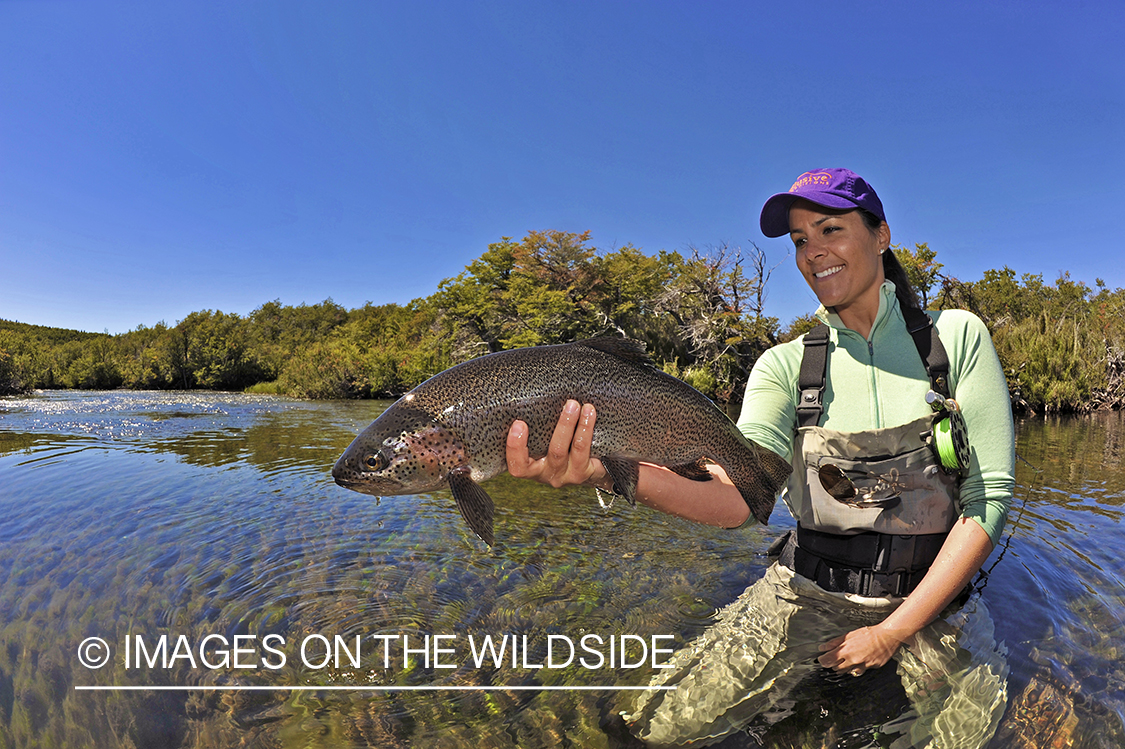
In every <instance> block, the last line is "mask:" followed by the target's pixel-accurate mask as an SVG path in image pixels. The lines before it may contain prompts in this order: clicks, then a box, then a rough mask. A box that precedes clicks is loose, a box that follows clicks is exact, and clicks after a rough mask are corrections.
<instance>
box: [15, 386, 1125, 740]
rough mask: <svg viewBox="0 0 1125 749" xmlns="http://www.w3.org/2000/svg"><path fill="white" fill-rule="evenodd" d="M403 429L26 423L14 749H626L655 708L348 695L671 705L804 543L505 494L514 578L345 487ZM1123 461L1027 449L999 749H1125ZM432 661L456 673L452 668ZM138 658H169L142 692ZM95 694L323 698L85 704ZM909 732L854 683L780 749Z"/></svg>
mask: <svg viewBox="0 0 1125 749" xmlns="http://www.w3.org/2000/svg"><path fill="white" fill-rule="evenodd" d="M385 405H386V404H383V403H371V402H366V403H353V402H346V403H344V402H336V403H323V402H319V403H309V402H303V401H292V400H287V399H282V398H273V397H268V396H249V395H241V394H213V393H207V394H204V393H133V392H110V393H88V392H73V391H69V392H49V393H42V394H38V395H36V396H34V397H30V398H23V399H10V398H7V399H0V746H3V745H12V746H52V745H53V746H98V747H100V746H106V747H115V746H138V747H148V746H152V747H164V746H192V747H194V746H198V747H220V746H222V747H225V746H235V745H243V746H260V747H288V746H450V747H455V746H473V747H478V746H480V747H491V746H495V747H515V746H520V747H539V746H544V747H546V746H592V747H598V746H601V747H621V746H625V744H624V743H623V742H622V741H621V740H619V739H618V738H617V737H615V736H613V735H608V734H607V733H606V731H605V730H604V728H603V727H602V726H601V725H600V724H602V723H603V722H604V721H605V719H606V718H607V716H611V715H613V714H615V713H616V712H617V711H618V710H619V709H621V707H623V704H622V703H623V701H624V700H627V699H628V697H629V693H627V692H621V691H611V690H573V691H534V690H528V691H517V690H500V691H444V692H434V691H356V690H350V689H328V688H326V687H349V686H353V685H366V686H369V687H386V686H396V685H397V686H411V687H417V686H461V687H465V686H524V687H533V686H543V685H547V686H566V687H575V686H583V687H587V686H614V687H620V686H636V685H642V684H646V683H647V682H648V680H649V678H650V677H651V676H652V674H653V669H652V667H651V664H650V663H649V662H645V663H644V664H640V661H641V660H642V658H641V653H640V645H639V643H640V642H642V641H643V642H644V643H646V646H651V645H652V644H653V642H654V641H653V640H652V638H653V637H654V636H658V637H660V638H667V639H658V640H656V641H655V644H656V646H657V647H661V648H679V647H682V646H683V645H684V644H685V643H686V642H688V641H689V640H690V639H691V638H693V637H694V636H696V635H698V634H699V633H700V632H702V631H703V630H704V628H706V626H707V625H708V624H709V623H711V622H712V621H713V617H714V615H715V613H716V611H717V610H718V608H719V607H721V606H723V605H725V604H726V603H728V602H730V601H731V600H733V599H734V598H736V597H737V596H738V594H739V593H741V592H742V590H743V589H744V588H745V587H746V586H747V585H749V584H750V583H752V582H753V581H754V580H756V579H758V578H759V577H760V576H761V575H762V573H763V571H764V570H765V568H766V566H767V563H768V560H766V559H765V558H764V557H763V556H761V553H762V552H763V551H764V549H765V547H766V546H767V545H768V543H769V541H770V540H772V538H773V537H774V536H775V535H776V534H778V533H779V532H780V531H781V530H783V529H784V528H786V527H788V526H789V525H791V521H790V520H789V519H788V518H787V517H786V513H785V512H784V510H779V512H778V513H777V515H778V516H781V517H779V518H778V521H777V523H776V525H775V526H771V527H770V528H769V529H760V528H753V529H748V530H743V531H733V532H732V531H721V530H714V529H709V528H706V527H702V526H697V525H694V524H691V523H687V522H683V521H679V520H676V519H674V518H669V517H666V516H663V515H660V514H658V513H654V512H652V511H649V510H647V509H644V508H630V507H628V506H625V505H624V504H623V503H619V504H618V505H616V506H614V507H612V508H610V509H608V510H603V509H602V508H601V507H599V506H598V503H597V501H596V499H595V498H594V496H593V495H592V492H589V491H584V490H562V491H554V490H550V489H545V488H541V487H538V486H535V485H530V484H526V483H523V482H517V481H514V480H512V479H510V478H507V477H504V478H499V479H496V480H494V481H492V482H490V483H489V491H490V493H491V494H492V496H493V498H494V499H495V500H496V504H497V509H498V518H497V523H496V533H497V539H498V541H499V543H498V545H497V547H496V548H494V549H491V550H490V549H488V548H487V547H485V546H484V545H483V544H482V543H481V542H479V541H478V540H477V539H476V537H475V536H473V535H472V533H471V532H470V531H469V530H468V529H467V527H465V525H464V523H463V522H462V521H461V519H460V516H459V515H458V513H457V510H456V508H455V506H454V504H453V502H452V500H451V498H450V497H449V496H448V494H447V493H445V492H438V493H435V494H433V495H427V496H421V497H389V498H385V499H383V500H381V501H376V500H375V499H374V498H372V497H367V496H364V495H360V494H356V493H354V492H349V491H346V490H344V489H341V488H339V487H336V486H335V485H334V484H333V483H332V480H331V477H330V470H331V466H332V464H333V462H334V461H335V459H336V457H337V456H338V455H339V453H340V452H341V451H342V450H343V449H344V447H346V446H347V444H348V443H349V442H350V441H351V439H352V438H353V437H354V435H355V434H356V433H357V432H358V431H359V430H360V429H362V428H363V427H364V426H366V425H367V424H368V423H369V422H370V421H371V420H372V419H373V418H374V417H375V416H376V415H377V414H378V413H379V412H380V411H381V410H382V408H383V407H385ZM1123 442H1125V423H1123V418H1122V416H1121V415H1120V414H1114V415H1107V416H1100V417H1095V418H1091V419H1073V420H1052V421H1044V420H1029V421H1025V422H1023V423H1021V424H1020V425H1019V451H1020V454H1021V455H1022V456H1023V457H1024V458H1026V459H1027V461H1028V462H1030V463H1031V464H1033V465H1036V466H1038V467H1039V469H1040V471H1039V473H1035V472H1033V471H1032V470H1031V469H1030V468H1028V466H1027V465H1024V464H1021V465H1020V467H1019V470H1018V479H1019V481H1020V489H1019V491H1018V494H1017V502H1016V508H1015V509H1014V510H1013V515H1012V521H1013V522H1012V523H1011V524H1010V526H1009V527H1010V528H1011V527H1014V528H1015V535H1014V538H1013V540H1012V542H1011V544H1010V547H1009V548H1008V550H1007V552H1006V553H1005V555H1004V557H1003V559H1002V561H1001V562H1000V563H999V564H998V565H997V566H996V568H995V570H994V571H993V572H992V574H991V576H990V578H989V580H988V583H987V587H986V590H985V593H984V597H985V600H986V601H987V603H988V605H989V607H990V608H991V610H992V611H993V615H994V619H995V621H996V627H997V636H998V638H999V639H1001V640H1003V641H1004V642H1005V643H1006V644H1007V647H1008V650H1009V663H1010V666H1011V677H1010V684H1009V692H1010V695H1011V697H1010V704H1009V709H1008V713H1007V715H1006V716H1005V719H1004V721H1003V723H1002V724H1001V728H1000V731H999V733H998V735H997V738H996V739H995V740H994V741H993V744H992V746H995V747H1000V746H1035V745H1046V744H1043V743H1035V742H1039V741H1042V740H1043V737H1044V736H1048V735H1050V736H1053V737H1055V739H1052V740H1056V739H1057V740H1058V741H1062V742H1066V743H1060V744H1059V745H1060V746H1090V747H1102V746H1104V747H1117V746H1121V745H1125V728H1123V725H1125V668H1123V667H1122V666H1120V665H1119V662H1120V661H1121V655H1122V653H1121V651H1122V648H1123V647H1125V583H1123V582H1122V579H1123V577H1125V574H1123V572H1125V563H1122V561H1121V559H1122V555H1123V553H1125V530H1123V528H1122V525H1121V518H1122V513H1123V510H1122V505H1123V504H1125V471H1123V468H1125V466H1123V465H1122V452H1123V451H1125V445H1123ZM1025 498H1026V500H1027V501H1026V504H1025V507H1024V511H1023V514H1022V516H1020V517H1019V519H1018V520H1017V519H1016V517H1017V515H1018V514H1019V509H1018V508H1019V505H1020V504H1021V503H1022V502H1024V500H1025ZM995 558H996V555H995V554H994V556H993V559H995ZM990 563H991V562H990ZM427 635H429V636H430V637H431V638H435V637H437V636H440V637H442V638H443V639H441V640H439V641H437V643H438V646H439V647H440V648H444V649H445V652H441V653H438V654H437V655H436V661H434V660H431V662H430V663H429V664H427V663H426V662H425V657H424V655H423V652H422V648H423V645H424V643H425V638H426V636H427ZM505 635H508V636H515V638H516V641H517V642H518V643H519V644H520V645H521V646H522V644H523V638H525V637H526V640H527V643H528V652H527V653H526V654H524V653H522V652H521V653H520V654H519V656H518V657H517V659H516V660H515V662H513V661H512V660H511V651H510V650H509V651H506V654H505V658H504V660H502V661H501V663H500V664H499V665H497V664H495V663H493V662H490V661H489V660H486V661H485V662H483V663H481V665H479V666H478V665H477V664H476V663H475V662H474V653H473V650H472V646H473V645H476V646H478V647H479V645H480V642H481V640H482V639H483V638H484V637H486V636H488V637H491V638H492V639H493V640H495V641H497V643H498V642H499V641H500V639H501V638H502V637H504V636H505ZM585 635H597V636H598V637H600V638H601V639H600V640H593V639H591V640H587V643H588V644H589V645H590V646H591V647H592V650H593V651H594V652H583V651H578V652H577V653H576V655H577V656H585V657H586V658H587V664H590V665H593V666H594V667H592V668H584V667H582V666H581V665H580V664H579V663H578V661H577V659H575V661H573V662H572V663H571V664H570V665H569V666H566V667H563V668H547V667H546V665H547V663H548V661H547V658H548V656H552V657H553V662H554V663H561V662H564V661H565V660H566V656H567V650H566V644H567V643H573V644H575V645H578V644H579V643H580V641H581V638H582V637H583V636H585ZM623 635H627V636H629V637H631V638H634V639H630V640H627V645H626V657H627V661H628V662H629V663H630V664H631V665H632V664H638V665H635V666H634V667H629V668H623V667H621V665H620V664H619V662H618V661H617V659H616V656H617V652H616V650H614V652H613V654H612V655H613V656H614V658H615V660H614V664H613V667H611V666H610V664H609V660H610V655H611V653H610V646H609V645H608V643H609V641H610V638H611V637H615V638H620V637H621V636H623ZM138 636H139V637H140V638H141V640H142V644H143V645H144V646H145V648H146V650H145V654H146V656H147V657H150V658H151V661H146V660H141V662H140V664H139V665H138V662H137V661H138V657H137V653H136V638H137V637H138ZM161 636H164V637H165V641H166V648H167V649H166V650H165V651H164V657H163V658H162V657H161V655H160V653H159V652H158V650H157V648H158V643H159V639H160V638H161ZM270 636H272V637H273V638H274V639H270V640H267V637H270ZM357 636H358V637H359V638H361V639H360V646H359V647H360V650H361V655H360V665H359V666H358V667H356V666H354V665H353V664H352V663H351V662H350V661H349V659H348V653H346V652H341V654H340V655H341V661H340V663H339V665H337V664H336V663H332V662H329V663H327V664H326V665H324V666H323V667H321V666H320V663H321V661H322V660H323V659H324V655H325V650H324V647H323V645H324V640H321V639H319V638H325V639H326V640H327V641H328V642H329V643H331V642H332V641H334V640H335V639H336V638H337V637H339V638H340V642H341V643H342V644H343V645H345V646H348V647H349V649H350V650H351V652H352V653H354V652H355V638H356V637H357ZM550 636H553V638H551V639H550V640H549V637H550ZM90 637H98V638H101V639H102V640H104V641H105V643H106V644H107V645H108V647H109V648H110V649H111V651H112V657H111V659H110V662H109V664H108V665H105V666H103V667H101V668H98V669H91V668H87V667H86V666H84V665H83V664H82V662H81V661H80V658H79V652H80V646H81V645H82V643H83V642H84V641H86V640H87V638H90ZM208 637H210V638H211V639H210V640H206V638H208ZM236 637H239V638H241V639H239V640H238V643H239V644H240V645H241V646H242V647H245V648H246V650H244V651H243V652H242V653H240V654H239V656H238V663H237V664H235V663H234V662H233V661H234V657H235V656H234V654H233V653H230V650H231V649H232V647H233V645H234V644H235V638H236ZM470 637H472V638H473V640H472V642H470V640H469V638H470ZM306 638H308V640H307V642H308V646H307V648H306V652H305V658H304V659H303V658H302V655H301V644H302V642H305V641H306ZM378 638H382V639H378ZM403 638H408V639H406V640H405V644H406V646H407V647H409V648H411V649H414V650H415V651H416V652H415V653H414V654H413V655H412V656H411V659H410V663H404V658H403V655H404V653H403V645H404V639H403ZM205 640H206V644H205V645H204V646H203V647H202V652H201V650H200V647H201V643H204V641H205ZM548 642H551V643H553V645H552V648H553V649H552V650H551V651H550V652H548V650H547V644H548ZM614 642H615V643H617V642H619V639H615V640H614ZM224 643H225V644H226V645H227V647H226V648H225V650H226V651H227V652H228V655H227V656H226V657H227V659H228V662H226V663H224V656H223V651H224V648H223V647H222V645H223V644H224ZM430 643H431V652H430V655H431V656H432V657H433V656H434V654H433V652H432V645H433V643H434V640H433V639H431V641H430ZM126 645H128V646H129V647H130V650H131V652H130V657H131V661H130V664H129V667H128V668H127V667H126V662H125V649H126ZM266 645H271V646H272V647H273V648H274V650H273V651H271V650H268V649H266V647H265V646H266ZM384 648H386V649H384ZM83 652H84V654H85V655H88V656H96V655H97V652H96V648H95V650H85V651H83ZM282 654H284V656H285V662H284V664H282V663H281V655H282ZM597 654H600V657H601V658H602V662H601V663H598V661H597V659H598V657H599V656H598V655H597ZM665 657H666V656H665ZM164 660H169V662H168V664H167V667H164V663H163V661H164ZM306 660H307V661H309V662H308V663H306V662H305V661H306ZM658 660H660V658H658ZM150 662H151V663H152V664H153V665H151V666H150ZM537 664H538V665H543V666H544V667H542V668H536V667H535V666H536V665H537ZM236 665H237V666H238V667H236ZM444 666H452V667H451V668H445V667H444ZM91 685H93V686H117V687H120V686H142V687H153V686H173V685H175V686H234V685H251V686H259V687H320V688H318V689H313V690H309V691H282V690H276V689H274V690H262V691H191V692H183V691H155V690H146V691H84V690H76V689H75V687H83V686H91ZM905 709H906V699H905V696H904V694H903V693H902V688H901V686H900V685H899V683H898V679H897V677H896V676H895V674H894V672H893V668H892V669H884V670H883V672H882V673H876V674H872V675H871V676H870V677H865V679H864V682H863V688H862V689H858V688H857V685H856V684H855V683H854V682H851V681H848V680H833V679H830V678H825V679H823V680H820V681H818V682H817V683H812V684H809V686H808V690H807V695H806V697H805V698H804V700H803V702H802V703H801V704H799V705H798V706H797V708H796V710H795V714H794V716H793V718H792V719H787V720H785V721H782V723H780V724H778V725H777V726H775V727H774V728H773V729H771V730H770V732H769V734H767V736H766V738H767V741H768V744H769V745H772V746H822V745H829V746H831V745H833V743H832V742H834V741H837V740H838V741H839V745H840V746H852V745H855V744H854V743H848V742H849V740H851V739H849V737H850V736H855V735H858V734H862V733H863V732H864V730H865V728H866V727H868V726H872V725H877V724H880V723H883V722H885V721H886V720H888V719H889V718H893V717H894V716H895V715H898V714H900V713H902V712H903V711H905ZM825 736H830V737H835V738H832V740H831V741H830V742H828V743H827V744H826V742H825V738H824V737H825ZM1032 736H1035V737H1036V739H1035V742H1033V741H1032V739H1031V737H1032ZM726 745H729V746H735V745H738V746H753V744H752V743H749V740H748V739H746V738H742V739H739V738H736V739H733V740H731V741H730V742H728V743H727V744H726Z"/></svg>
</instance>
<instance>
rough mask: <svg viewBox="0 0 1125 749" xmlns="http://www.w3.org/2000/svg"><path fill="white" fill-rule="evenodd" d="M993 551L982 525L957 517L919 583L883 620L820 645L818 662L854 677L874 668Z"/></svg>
mask: <svg viewBox="0 0 1125 749" xmlns="http://www.w3.org/2000/svg"><path fill="white" fill-rule="evenodd" d="M991 553H992V540H991V539H990V538H989V537H988V534H987V533H986V532H985V531H984V529H983V528H981V526H980V525H979V524H978V523H976V522H974V521H973V520H971V519H969V518H961V519H960V520H958V521H957V523H956V524H955V525H954V526H953V530H951V531H950V532H949V536H948V537H947V538H946V539H945V543H944V544H943V545H942V547H941V551H940V552H939V553H938V556H937V559H935V560H934V563H933V566H931V567H930V570H929V572H927V573H926V576H925V577H924V578H922V582H920V583H919V584H918V587H917V588H915V589H914V592H913V593H911V594H910V595H909V596H907V598H906V600H905V601H903V602H902V605H901V606H899V607H898V608H897V609H895V611H894V613H892V614H891V615H890V616H888V617H887V618H886V619H885V620H883V622H882V623H880V624H876V625H874V626H872V627H864V628H862V629H857V630H854V631H852V632H849V633H847V634H846V635H844V636H842V637H837V638H836V639H834V640H831V641H829V642H826V643H825V644H823V645H821V646H820V649H821V650H822V651H826V652H825V653H824V655H822V656H820V658H819V659H818V660H819V661H820V665H822V666H825V667H827V668H833V669H836V670H837V671H848V672H851V673H853V674H855V675H856V676H858V675H859V674H861V673H863V672H864V671H865V670H867V669H869V668H878V667H879V666H882V665H883V664H884V663H886V662H887V661H889V660H890V659H891V656H893V655H894V654H895V652H896V651H897V650H898V649H899V647H900V646H902V645H903V644H904V643H907V642H909V641H910V639H911V638H912V637H914V635H916V634H918V632H920V631H921V630H922V628H923V627H925V626H926V625H927V624H929V623H930V622H932V621H933V620H934V619H936V618H937V617H938V616H939V615H940V614H941V612H942V611H943V610H945V607H946V606H948V605H949V604H950V603H951V602H952V601H953V599H954V598H956V597H957V595H958V594H959V593H960V592H961V591H962V590H964V588H965V586H966V585H968V584H969V582H970V581H971V580H972V579H973V575H975V574H976V573H977V570H979V569H980V568H981V565H982V564H984V562H985V560H986V559H988V555H989V554H991Z"/></svg>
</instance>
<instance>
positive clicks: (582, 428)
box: [507, 400, 750, 528]
mask: <svg viewBox="0 0 1125 749" xmlns="http://www.w3.org/2000/svg"><path fill="white" fill-rule="evenodd" d="M596 418H597V414H596V412H595V411H594V407H593V406H591V405H590V404H586V405H585V406H579V404H578V402H577V401H573V400H571V401H567V403H566V406H564V407H563V412H562V416H560V417H559V421H558V423H557V424H556V425H555V431H554V433H553V434H552V435H551V443H550V446H549V447H548V448H547V454H546V455H545V456H543V457H542V458H531V457H530V456H529V455H528V452H527V424H525V423H524V422H522V421H517V422H515V423H514V424H512V427H511V429H510V430H509V431H508V442H507V461H508V473H510V474H512V475H513V476H516V477H518V478H529V479H534V480H535V481H538V482H540V483H543V484H550V485H551V486H553V487H555V488H558V487H561V486H570V485H574V484H585V485H587V486H596V487H598V488H600V489H604V490H609V488H610V487H611V485H612V483H613V482H612V481H611V480H610V479H609V477H608V476H607V475H606V471H605V468H604V467H603V466H602V463H601V461H600V460H598V459H597V458H593V457H591V456H590V444H591V440H592V438H593V434H594V421H595V419H596ZM707 469H708V470H709V471H710V472H711V474H712V476H713V477H714V478H712V479H711V480H710V481H692V480H690V479H686V478H684V477H683V476H680V475H679V474H677V473H673V472H672V471H669V470H668V469H666V468H664V467H663V466H657V465H651V464H649V463H641V468H640V476H639V477H638V480H637V501H638V502H640V503H642V504H645V505H648V506H649V507H652V508H653V509H656V510H660V511H662V512H666V513H669V514H671V515H676V516H678V517H682V518H686V519H688V520H694V521H695V522H697V523H706V524H708V525H716V526H719V527H722V528H734V527H737V526H739V525H742V524H743V523H745V522H746V520H747V518H748V517H749V516H750V509H749V508H748V507H747V506H746V502H745V501H744V500H743V499H742V495H741V494H739V492H738V489H737V488H736V487H735V486H734V484H733V483H731V481H730V479H729V478H728V477H727V474H726V472H725V471H724V470H723V469H722V468H721V467H720V466H717V465H709V466H708V467H707Z"/></svg>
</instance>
